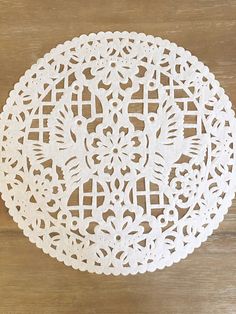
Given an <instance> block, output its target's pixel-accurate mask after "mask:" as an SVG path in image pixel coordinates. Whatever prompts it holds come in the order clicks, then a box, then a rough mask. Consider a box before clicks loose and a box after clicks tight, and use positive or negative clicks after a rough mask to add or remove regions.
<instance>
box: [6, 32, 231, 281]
mask: <svg viewBox="0 0 236 314" xmlns="http://www.w3.org/2000/svg"><path fill="white" fill-rule="evenodd" d="M104 35H106V36H107V35H112V36H114V35H115V36H118V37H125V36H128V37H129V38H132V37H134V39H137V38H138V39H145V40H147V41H151V42H154V43H157V44H162V45H163V44H164V45H165V47H167V48H172V49H173V48H175V49H176V52H177V53H180V54H182V55H183V54H185V55H186V57H187V58H188V60H189V61H190V62H191V63H194V64H196V65H197V66H198V68H200V69H201V73H204V76H205V77H207V78H208V80H209V82H213V81H214V82H215V84H217V85H218V86H219V87H218V93H219V94H221V95H224V97H225V99H226V102H227V105H228V108H229V110H231V111H232V114H233V117H235V113H234V111H233V109H232V103H231V101H230V100H229V97H228V96H227V95H226V94H225V91H224V89H223V88H222V87H220V84H219V82H218V80H216V79H215V76H214V74H212V73H210V71H209V68H208V67H207V66H206V65H204V64H203V63H202V62H200V61H199V60H198V58H197V57H195V56H193V55H192V54H191V53H190V52H189V51H188V50H186V49H184V48H183V47H179V46H177V45H176V44H175V43H171V42H170V41H169V40H167V39H161V38H160V37H154V36H153V35H146V34H144V33H136V32H127V31H123V32H119V31H115V32H98V33H90V34H88V35H85V34H83V35H81V36H79V37H74V38H73V39H72V40H68V41H65V42H64V43H63V44H58V45H57V46H56V47H55V48H53V49H51V50H50V52H48V53H46V54H45V55H44V56H43V57H42V58H40V59H38V60H37V62H36V63H35V64H33V65H32V66H31V68H30V69H28V70H27V71H26V72H25V73H24V74H23V75H22V76H21V77H20V79H19V81H18V82H17V83H16V84H15V85H14V87H13V89H12V90H11V92H10V93H9V96H8V98H7V101H6V104H5V105H4V106H3V110H2V112H1V113H0V123H1V120H2V119H3V117H4V115H5V114H6V113H7V111H8V110H9V109H11V104H10V100H11V97H12V96H13V95H14V93H15V90H17V89H19V88H20V87H21V84H22V83H24V82H26V81H27V80H28V79H29V78H30V76H31V75H32V74H33V73H35V71H36V70H37V69H38V68H39V67H41V66H42V65H44V64H45V63H46V62H47V60H50V59H51V58H52V57H53V56H54V55H55V54H59V53H60V52H62V51H64V50H65V48H66V47H67V48H69V47H70V46H73V45H74V44H75V43H78V42H81V41H83V40H85V39H86V40H93V39H99V37H103V36H104ZM233 131H235V134H236V123H235V125H234V126H233ZM234 142H235V145H236V138H235V140H234ZM235 167H236V160H235V162H234V164H233V169H232V172H234V169H235ZM235 192H236V183H234V182H232V181H231V182H230V186H229V191H228V194H227V199H226V200H225V201H224V204H223V205H221V207H219V210H218V211H217V214H216V215H215V217H214V218H213V219H212V220H211V223H210V224H209V225H208V226H207V227H206V228H205V229H204V231H203V232H202V233H200V234H199V235H198V237H197V238H196V241H195V242H194V243H188V244H187V245H186V246H185V250H183V251H182V252H177V253H176V252H174V253H172V254H171V256H170V258H169V261H168V262H166V264H165V265H163V266H156V265H155V267H154V266H153V265H150V264H147V265H142V266H141V267H140V268H139V269H136V270H132V269H128V270H127V272H126V271H125V270H124V271H119V270H117V271H116V269H113V271H112V272H111V271H110V270H109V269H108V270H107V271H103V270H102V267H97V268H96V266H93V267H92V269H91V268H90V267H89V266H88V265H86V266H85V267H83V268H82V267H79V266H76V265H75V264H73V263H72V262H71V261H70V260H67V258H66V256H64V258H58V256H57V254H56V252H55V250H53V249H45V248H44V247H43V246H42V245H41V242H39V241H37V240H35V239H33V238H32V237H31V236H30V235H29V234H28V232H27V230H24V224H23V223H22V222H21V217H20V216H17V211H15V209H14V208H13V206H12V202H11V199H10V198H8V197H7V195H6V193H5V195H3V188H1V185H0V193H2V199H3V201H4V202H5V206H6V207H7V208H8V209H9V214H10V215H11V216H12V218H13V220H14V221H15V222H16V223H17V225H18V227H19V228H20V229H21V230H22V231H23V234H24V235H25V236H26V237H27V238H28V239H29V240H30V242H31V243H34V244H36V246H37V247H38V248H40V249H42V250H43V252H44V253H46V254H48V255H50V256H51V257H53V258H56V259H57V260H58V261H60V262H63V263H64V264H65V265H66V266H72V267H73V268H74V269H79V270H81V271H85V270H87V271H88V272H90V273H96V274H106V275H110V274H113V275H120V274H122V275H128V274H132V275H135V274H137V273H145V272H153V271H155V270H157V269H163V268H165V267H167V266H171V265H173V264H174V263H177V262H179V261H180V260H182V259H185V258H186V257H187V256H188V255H189V254H191V253H193V251H194V249H195V248H198V247H200V246H201V244H202V243H203V242H205V241H206V240H207V238H208V237H209V236H210V235H211V234H212V233H213V231H214V230H216V229H217V228H218V226H219V224H220V223H221V222H222V221H223V219H224V216H225V215H226V214H227V212H228V210H229V208H230V207H231V205H232V201H233V198H234V193H235Z"/></svg>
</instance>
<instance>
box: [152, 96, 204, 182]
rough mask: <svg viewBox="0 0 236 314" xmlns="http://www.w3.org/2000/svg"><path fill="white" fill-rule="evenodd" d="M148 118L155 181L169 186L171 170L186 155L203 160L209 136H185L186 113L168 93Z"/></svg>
mask: <svg viewBox="0 0 236 314" xmlns="http://www.w3.org/2000/svg"><path fill="white" fill-rule="evenodd" d="M148 119H149V121H148V122H147V123H146V125H147V128H148V134H149V139H150V145H149V157H150V159H149V171H150V173H151V176H152V178H154V181H157V183H158V184H159V186H160V187H165V186H166V185H167V184H168V178H169V175H170V172H171V169H172V168H173V167H174V166H175V165H176V163H177V162H178V160H179V159H180V157H181V156H182V155H185V156H188V157H190V158H195V159H196V160H198V161H201V160H203V158H204V155H205V153H206V147H207V143H208V136H207V135H204V134H201V136H198V135H194V136H190V137H187V138H184V113H183V112H182V111H181V110H180V108H179V107H178V106H177V105H176V103H175V101H174V99H173V98H171V97H168V96H165V97H163V98H162V100H160V105H159V107H158V109H157V111H156V113H152V114H150V115H149V116H148Z"/></svg>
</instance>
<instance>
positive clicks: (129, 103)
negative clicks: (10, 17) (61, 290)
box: [0, 32, 236, 275]
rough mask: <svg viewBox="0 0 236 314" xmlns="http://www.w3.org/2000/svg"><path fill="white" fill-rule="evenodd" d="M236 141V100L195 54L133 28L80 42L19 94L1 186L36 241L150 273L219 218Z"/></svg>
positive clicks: (89, 263)
mask: <svg viewBox="0 0 236 314" xmlns="http://www.w3.org/2000/svg"><path fill="white" fill-rule="evenodd" d="M9 66H10V65H9ZM235 135H236V128H235V119H234V113H233V111H232V109H231V103H230V101H229V99H228V97H227V96H226V95H225V93H224V90H223V89H222V88H220V86H219V83H218V82H217V81H216V80H215V78H214V75H213V74H211V73H209V70H208V68H207V67H206V66H204V65H203V64H202V63H201V62H199V61H198V59H197V58H196V57H193V56H192V55H191V54H190V53H189V52H188V51H186V50H184V49H183V48H180V47H177V46H176V44H174V43H170V42H169V41H167V40H162V39H160V38H154V37H153V36H146V35H144V34H137V33H133V32H132V33H128V32H122V33H120V32H115V33H111V32H107V33H102V32H101V33H98V34H90V35H88V36H86V35H82V36H81V37H79V38H74V39H73V40H72V41H67V42H65V43H64V44H62V45H58V46H57V47H56V48H55V49H53V50H51V52H50V53H48V54H46V55H45V56H44V57H43V58H42V59H40V60H38V62H37V64H35V65H33V66H32V68H31V69H30V70H28V71H26V73H25V75H24V76H23V77H22V78H21V79H20V81H19V83H17V84H16V85H15V87H14V89H13V91H11V93H10V96H9V98H8V100H7V104H6V105H5V107H4V110H3V113H2V114H1V120H0V162H1V167H0V191H1V192H2V197H3V199H4V200H5V202H6V206H7V207H8V208H9V212H10V214H11V215H12V217H13V219H14V220H15V221H16V222H17V223H18V225H19V227H20V228H21V229H22V230H23V231H24V234H25V235H26V236H28V237H29V239H30V241H32V242H34V243H36V245H37V246H38V247H40V248H42V249H43V251H44V252H45V253H48V254H50V255H51V256H53V257H56V258H57V259H58V260H59V261H63V262H64V263H65V264H66V265H71V266H73V267H74V268H76V269H80V270H88V271H90V272H96V273H105V274H115V275H118V274H124V275H126V274H135V273H137V272H141V273H143V272H145V271H154V270H155V269H161V268H164V267H165V266H170V265H172V264H173V263H174V262H178V261H179V260H180V259H182V258H185V257H186V256H187V254H189V253H191V252H192V251H193V250H194V248H196V247H199V246H200V244H201V242H203V241H205V240H206V239H207V236H208V235H210V234H211V233H212V231H213V230H214V229H215V228H217V227H218V225H219V222H220V221H222V219H223V216H224V214H225V213H226V212H227V209H228V207H229V206H230V205H231V200H232V198H233V196H234V190H235V179H234V178H233V177H234V176H235V162H236V158H235V154H234V151H235V144H236V142H235Z"/></svg>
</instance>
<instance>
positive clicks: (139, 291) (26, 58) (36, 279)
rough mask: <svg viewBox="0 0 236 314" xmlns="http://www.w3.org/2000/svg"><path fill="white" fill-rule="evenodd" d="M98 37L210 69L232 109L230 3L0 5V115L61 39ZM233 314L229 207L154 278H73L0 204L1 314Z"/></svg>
mask: <svg viewBox="0 0 236 314" xmlns="http://www.w3.org/2000/svg"><path fill="white" fill-rule="evenodd" d="M100 30H103V31H106V30H111V31H115V30H121V31H122V30H127V31H137V32H144V33H147V34H152V35H155V36H160V37H162V38H168V39H169V40H171V41H174V42H176V43H177V44H178V45H180V46H183V47H185V48H186V49H188V50H190V51H191V52H192V53H193V54H194V55H196V56H198V58H199V59H200V60H201V61H203V62H204V63H205V64H206V65H208V66H209V68H210V70H211V71H212V72H213V73H214V74H215V75H216V77H217V79H218V80H219V81H220V82H221V85H222V86H223V87H224V88H225V91H226V93H227V94H228V95H229V97H230V98H231V101H232V102H233V104H235V107H234V108H236V36H235V35H236V1H230V0H224V1H223V0H214V1H212V0H208V1H195V0H185V1H174V0H173V1H172V0H166V1H153V0H149V1H147V0H142V1H139V0H137V1H134V0H130V1H129V0H120V1H113V0H110V1H108V0H103V1H101V0H98V1H91V0H77V1H76V0H73V1H65V0H63V1H62V0H57V1H56V0H54V1H52V0H41V1H36V0H12V1H10V0H0V73H1V75H0V110H1V108H2V106H3V105H4V103H5V100H6V98H7V96H8V93H9V91H10V90H11V89H12V88H13V85H14V83H16V82H17V81H18V79H19V77H20V76H21V75H22V74H23V73H24V72H25V70H26V69H28V68H29V67H30V66H31V65H32V64H33V63H35V62H36V60H37V59H38V58H39V57H42V56H43V55H44V54H45V53H46V52H48V51H49V50H50V49H51V48H53V47H54V46H56V45H57V44H58V43H62V42H64V41H65V40H68V39H70V38H73V37H74V36H79V35H81V34H83V33H90V32H98V31H100ZM2 313H4V314H5V313H7V314H12V313H13V314H14V313H22V314H27V313H48V314H52V313H65V314H69V313H79V314H119V313H122V314H159V313H164V314H165V313H167V314H168V313H174V314H175V313H181V314H182V313H187V314H189V313H199V314H201V313H204V314H208V313H214V314H215V313H216V314H221V313H224V314H233V313H236V201H234V202H233V206H232V208H231V209H230V210H229V214H228V215H227V216H226V218H225V220H224V222H223V223H222V224H221V225H220V227H219V229H218V230H217V231H215V232H214V235H212V236H211V237H210V238H209V240H208V241H207V242H206V243H204V244H203V245H202V246H201V248H199V249H197V250H195V252H194V253H193V254H192V255H190V256H189V257H188V258H187V259H186V260H184V261H181V262H180V263H178V264H176V265H174V266H172V267H170V268H166V269H165V270H163V271H156V272H154V273H147V274H144V275H136V276H128V277H122V276H119V277H114V276H102V275H95V274H89V273H87V272H80V271H75V270H73V269H71V268H69V267H66V266H64V264H62V263H59V262H57V261H56V260H55V259H53V258H51V257H49V256H48V255H46V254H44V253H43V252H42V251H41V250H39V249H37V248H36V247H35V246H34V245H33V244H31V243H30V242H29V241H28V239H27V238H25V237H24V236H23V234H22V232H21V231H20V230H19V229H18V228H17V226H16V225H15V223H14V222H13V221H12V219H11V218H10V217H9V215H8V213H7V209H6V208H5V205H4V203H3V202H2V201H0V314H2Z"/></svg>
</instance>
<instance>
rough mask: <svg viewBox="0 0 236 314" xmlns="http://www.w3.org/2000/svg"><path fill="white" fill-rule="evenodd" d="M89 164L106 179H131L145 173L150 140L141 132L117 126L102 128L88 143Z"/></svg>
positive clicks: (92, 134)
mask: <svg viewBox="0 0 236 314" xmlns="http://www.w3.org/2000/svg"><path fill="white" fill-rule="evenodd" d="M86 147H87V150H88V156H87V161H88V165H89V167H90V168H92V169H94V170H95V171H98V173H99V175H101V176H104V174H107V177H109V175H111V174H113V173H116V174H117V175H120V174H122V175H123V176H126V177H128V176H129V175H131V174H133V175H134V174H135V173H136V171H137V170H139V171H141V170H142V168H143V165H144V164H145V162H146V158H147V154H145V150H146V147H147V140H146V137H145V135H144V134H143V133H142V132H140V131H134V130H133V129H132V128H131V127H130V126H129V128H128V127H127V128H126V127H124V126H121V125H119V124H115V126H113V127H112V128H111V127H110V126H104V125H102V124H101V125H99V126H98V127H97V129H96V132H94V133H91V134H90V135H89V137H88V138H87V140H86Z"/></svg>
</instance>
